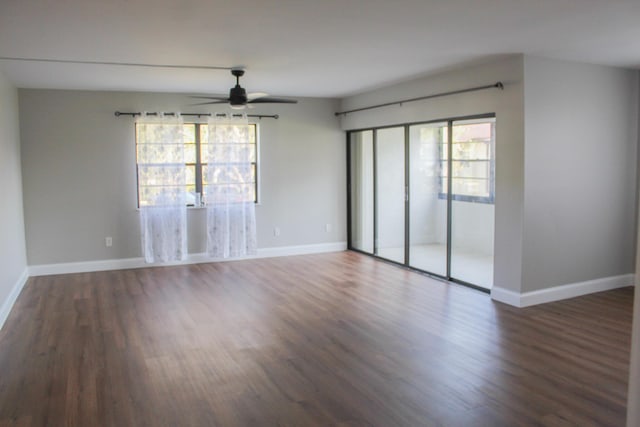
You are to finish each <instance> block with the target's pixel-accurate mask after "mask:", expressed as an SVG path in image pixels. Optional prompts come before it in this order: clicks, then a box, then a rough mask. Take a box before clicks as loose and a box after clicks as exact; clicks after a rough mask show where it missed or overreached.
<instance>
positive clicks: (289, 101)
mask: <svg viewBox="0 0 640 427" xmlns="http://www.w3.org/2000/svg"><path fill="white" fill-rule="evenodd" d="M247 102H248V103H250V104H268V103H273V104H297V103H298V100H296V99H285V98H273V97H271V96H265V97H263V98H257V99H252V100H250V101H247Z"/></svg>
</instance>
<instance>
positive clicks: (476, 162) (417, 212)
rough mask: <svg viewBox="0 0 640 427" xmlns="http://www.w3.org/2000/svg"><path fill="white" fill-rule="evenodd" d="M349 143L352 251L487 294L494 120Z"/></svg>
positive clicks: (372, 134)
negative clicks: (471, 286) (471, 287)
mask: <svg viewBox="0 0 640 427" xmlns="http://www.w3.org/2000/svg"><path fill="white" fill-rule="evenodd" d="M348 135H349V197H350V203H349V207H350V209H349V225H350V233H349V247H350V248H352V249H356V250H359V251H362V252H365V253H369V254H371V255H375V256H378V257H380V258H384V259H387V260H390V261H393V262H396V263H400V264H403V265H406V266H409V267H412V268H415V269H418V270H422V271H425V272H427V273H430V274H433V275H437V276H440V277H443V278H446V279H449V280H453V281H457V282H461V283H465V284H470V285H473V286H476V287H481V288H485V289H490V288H491V286H492V285H493V234H494V200H495V196H494V188H495V185H494V176H495V156H494V153H495V117H494V116H493V115H484V116H478V117H474V118H465V119H448V120H442V121H437V122H428V123H415V124H408V125H402V126H395V127H385V128H372V129H367V130H362V131H353V132H349V134H348Z"/></svg>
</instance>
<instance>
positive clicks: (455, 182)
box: [442, 118, 495, 289]
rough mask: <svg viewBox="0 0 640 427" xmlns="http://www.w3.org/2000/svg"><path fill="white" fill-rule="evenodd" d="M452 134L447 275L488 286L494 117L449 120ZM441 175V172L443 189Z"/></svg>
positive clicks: (490, 279)
mask: <svg viewBox="0 0 640 427" xmlns="http://www.w3.org/2000/svg"><path fill="white" fill-rule="evenodd" d="M452 133H453V138H452V142H451V196H452V205H451V270H450V275H451V278H453V279H458V280H462V281H464V282H467V283H471V284H474V285H477V286H480V287H483V288H487V289H490V288H491V287H492V285H493V235H494V223H495V221H494V216H495V209H494V206H495V205H494V192H495V185H494V176H495V158H494V153H495V119H494V118H490V119H477V120H466V121H454V122H453V128H452ZM445 146H446V144H445ZM447 174H448V172H447V170H446V169H445V170H443V180H442V182H443V185H442V191H443V192H445V193H446V190H447Z"/></svg>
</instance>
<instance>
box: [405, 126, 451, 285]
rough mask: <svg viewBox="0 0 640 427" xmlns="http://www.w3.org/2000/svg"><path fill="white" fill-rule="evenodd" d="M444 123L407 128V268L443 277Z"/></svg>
mask: <svg viewBox="0 0 640 427" xmlns="http://www.w3.org/2000/svg"><path fill="white" fill-rule="evenodd" d="M447 128H448V124H447V122H443V123H429V124H419V125H413V126H409V183H410V186H409V200H410V204H409V230H410V234H409V236H410V237H409V263H408V264H409V266H411V267H414V268H417V269H419V270H424V271H428V272H430V273H434V274H437V275H439V276H446V275H447V200H446V197H442V196H443V195H442V193H441V180H442V172H443V167H445V168H446V164H444V165H443V164H442V161H441V153H442V150H443V144H444V141H445V139H446V137H447Z"/></svg>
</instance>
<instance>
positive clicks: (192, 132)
mask: <svg viewBox="0 0 640 427" xmlns="http://www.w3.org/2000/svg"><path fill="white" fill-rule="evenodd" d="M182 134H183V138H184V143H185V144H195V143H196V125H195V124H194V123H188V124H185V125H183V127H182Z"/></svg>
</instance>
